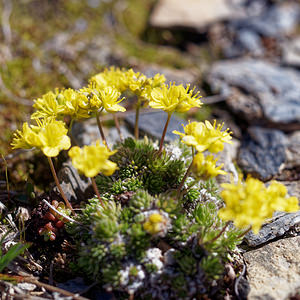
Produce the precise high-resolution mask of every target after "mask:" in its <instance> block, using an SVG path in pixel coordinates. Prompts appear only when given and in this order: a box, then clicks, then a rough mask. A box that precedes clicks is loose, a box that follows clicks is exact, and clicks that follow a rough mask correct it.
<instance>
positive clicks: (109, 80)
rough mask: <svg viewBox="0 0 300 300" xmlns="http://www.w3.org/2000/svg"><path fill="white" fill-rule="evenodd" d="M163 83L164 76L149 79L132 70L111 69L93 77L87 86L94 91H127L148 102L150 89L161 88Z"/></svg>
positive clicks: (157, 75) (158, 75)
mask: <svg viewBox="0 0 300 300" xmlns="http://www.w3.org/2000/svg"><path fill="white" fill-rule="evenodd" d="M165 81H166V78H165V76H164V75H161V74H156V75H155V76H154V77H150V78H149V77H146V76H145V75H144V74H142V73H140V72H134V71H133V70H132V69H129V70H123V69H119V68H114V67H111V68H110V69H106V70H104V72H102V73H99V74H97V75H95V76H93V77H92V78H91V79H90V82H89V86H90V87H94V88H96V89H102V88H104V87H107V86H111V87H113V88H115V89H116V90H118V91H119V92H120V93H123V92H125V91H127V90H128V91H131V92H132V93H134V94H135V95H137V96H139V97H141V98H145V99H146V100H148V99H149V97H150V93H151V91H152V89H154V88H156V87H159V86H161V85H162V84H163V83H164V82H165Z"/></svg>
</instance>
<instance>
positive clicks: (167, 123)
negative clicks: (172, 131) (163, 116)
mask: <svg viewBox="0 0 300 300" xmlns="http://www.w3.org/2000/svg"><path fill="white" fill-rule="evenodd" d="M171 116H172V114H171V113H168V118H167V121H166V124H165V128H164V131H163V133H162V136H161V139H160V144H159V149H158V155H160V154H161V151H162V148H163V144H164V140H165V136H166V133H167V129H168V125H169V122H170V119H171Z"/></svg>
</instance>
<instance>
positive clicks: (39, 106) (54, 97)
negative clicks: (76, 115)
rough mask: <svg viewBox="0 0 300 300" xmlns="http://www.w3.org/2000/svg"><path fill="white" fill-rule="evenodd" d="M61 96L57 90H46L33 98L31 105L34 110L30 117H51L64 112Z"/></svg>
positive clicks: (54, 117)
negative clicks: (43, 93)
mask: <svg viewBox="0 0 300 300" xmlns="http://www.w3.org/2000/svg"><path fill="white" fill-rule="evenodd" d="M62 98H63V97H59V92H58V90H56V91H55V92H48V93H46V94H45V95H43V96H42V97H41V98H38V99H36V100H34V104H33V107H34V108H35V109H36V111H35V112H34V113H33V114H32V115H31V118H32V119H41V118H53V119H56V118H57V117H58V116H60V115H61V114H63V113H64V110H65V107H64V103H63V101H62V100H63V99H62Z"/></svg>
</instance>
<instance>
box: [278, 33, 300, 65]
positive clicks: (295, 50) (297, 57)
mask: <svg viewBox="0 0 300 300" xmlns="http://www.w3.org/2000/svg"><path fill="white" fill-rule="evenodd" d="M282 61H283V63H284V64H286V65H289V66H293V67H297V68H299V67H300V37H297V38H294V39H293V40H291V41H290V42H286V43H284V44H283V55H282Z"/></svg>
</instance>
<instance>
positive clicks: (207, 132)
mask: <svg viewBox="0 0 300 300" xmlns="http://www.w3.org/2000/svg"><path fill="white" fill-rule="evenodd" d="M222 128H223V124H217V122H216V121H214V124H213V125H212V124H211V123H210V122H209V121H205V122H204V123H203V122H192V123H189V124H187V125H186V126H185V127H184V133H182V132H179V131H176V130H175V131H173V133H175V134H178V135H180V137H181V141H182V142H183V143H184V144H186V145H188V146H192V147H194V148H195V149H196V150H197V151H199V152H203V151H205V150H208V151H209V152H212V153H218V152H220V151H222V150H223V149H224V143H229V144H231V143H232V142H231V135H230V134H231V132H229V129H228V128H227V129H226V130H224V131H222Z"/></svg>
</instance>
